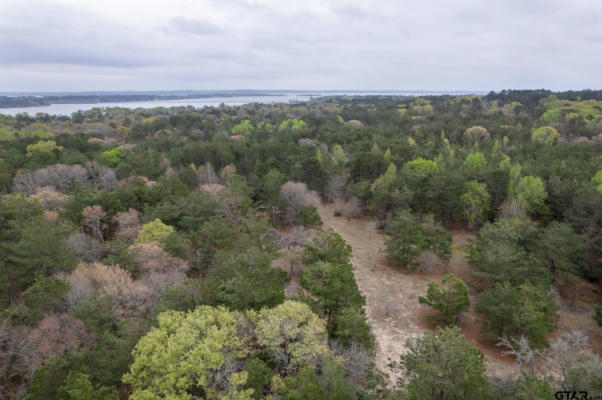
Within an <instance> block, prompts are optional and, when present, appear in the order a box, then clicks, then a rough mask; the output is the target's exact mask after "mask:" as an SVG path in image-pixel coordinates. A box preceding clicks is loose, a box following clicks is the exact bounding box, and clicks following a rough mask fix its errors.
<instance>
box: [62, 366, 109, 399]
mask: <svg viewBox="0 0 602 400" xmlns="http://www.w3.org/2000/svg"><path fill="white" fill-rule="evenodd" d="M57 399H58V400H117V399H119V396H118V395H117V393H116V392H115V391H114V390H113V389H111V388H108V387H102V388H95V387H94V386H93V385H92V383H91V382H90V377H89V376H88V375H86V374H83V373H81V372H70V373H69V375H68V376H67V379H65V382H64V383H63V384H62V385H61V387H60V389H59V392H58V396H57Z"/></svg>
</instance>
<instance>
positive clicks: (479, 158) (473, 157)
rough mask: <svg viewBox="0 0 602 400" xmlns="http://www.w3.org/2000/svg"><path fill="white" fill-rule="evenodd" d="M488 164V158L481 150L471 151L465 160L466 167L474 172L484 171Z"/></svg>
mask: <svg viewBox="0 0 602 400" xmlns="http://www.w3.org/2000/svg"><path fill="white" fill-rule="evenodd" d="M486 166H487V160H486V159H485V155H484V154H483V153H481V152H476V153H470V154H469V155H468V156H466V160H464V168H466V169H467V170H468V171H470V172H473V173H479V172H483V170H484V168H485V167H486Z"/></svg>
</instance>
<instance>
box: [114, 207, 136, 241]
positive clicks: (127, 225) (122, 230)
mask: <svg viewBox="0 0 602 400" xmlns="http://www.w3.org/2000/svg"><path fill="white" fill-rule="evenodd" d="M113 223H114V224H115V225H117V230H116V231H115V235H116V236H117V237H118V238H120V239H125V240H133V239H135V238H136V237H138V232H139V231H140V228H141V227H142V225H141V224H140V219H139V218H138V211H136V210H135V209H133V208H130V209H129V210H128V211H127V212H120V213H117V214H116V215H115V216H114V217H113Z"/></svg>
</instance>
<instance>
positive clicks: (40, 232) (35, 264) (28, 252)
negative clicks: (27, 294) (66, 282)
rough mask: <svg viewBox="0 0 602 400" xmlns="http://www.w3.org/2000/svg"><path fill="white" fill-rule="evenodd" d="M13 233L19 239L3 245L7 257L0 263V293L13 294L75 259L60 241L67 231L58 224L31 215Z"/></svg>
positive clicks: (68, 268) (71, 264)
mask: <svg viewBox="0 0 602 400" xmlns="http://www.w3.org/2000/svg"><path fill="white" fill-rule="evenodd" d="M15 233H16V234H17V235H18V236H17V237H18V238H19V239H18V240H16V241H12V242H9V243H8V244H7V251H8V254H7V260H6V262H5V263H4V264H0V289H1V293H2V294H3V295H4V296H8V297H13V296H15V295H17V294H18V293H20V292H21V291H23V290H24V289H25V288H27V287H29V286H30V285H31V284H33V282H34V281H35V279H36V278H37V277H50V276H52V275H53V274H55V273H57V272H70V271H71V270H72V269H73V268H75V265H76V260H75V259H74V258H73V255H72V254H71V251H70V250H69V249H67V247H65V244H64V239H65V238H66V233H67V232H66V231H65V229H64V228H63V227H62V226H60V225H59V226H57V225H56V224H55V223H52V222H49V221H47V220H46V219H44V218H43V217H35V218H32V219H31V220H29V221H27V222H25V223H24V224H23V225H22V226H20V228H19V229H18V230H17V231H16V232H15ZM14 239H15V238H13V240H14Z"/></svg>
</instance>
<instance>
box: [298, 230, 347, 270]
mask: <svg viewBox="0 0 602 400" xmlns="http://www.w3.org/2000/svg"><path fill="white" fill-rule="evenodd" d="M350 258H351V246H349V245H348V244H347V243H345V240H343V238H342V237H341V235H339V234H338V233H336V232H335V231H334V230H333V229H332V228H330V229H328V230H327V231H318V233H316V236H315V237H314V239H313V240H312V241H311V242H310V243H308V244H307V245H306V246H305V249H304V250H303V263H304V264H306V265H311V264H315V263H317V262H318V261H324V262H329V263H332V264H348V263H349V260H350Z"/></svg>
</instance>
